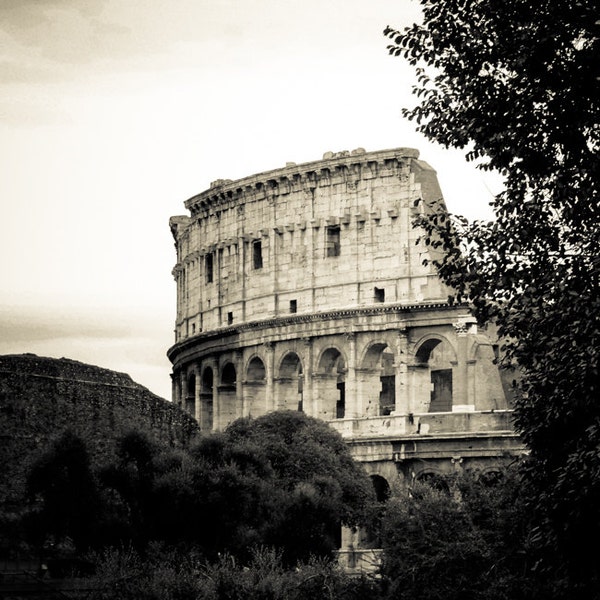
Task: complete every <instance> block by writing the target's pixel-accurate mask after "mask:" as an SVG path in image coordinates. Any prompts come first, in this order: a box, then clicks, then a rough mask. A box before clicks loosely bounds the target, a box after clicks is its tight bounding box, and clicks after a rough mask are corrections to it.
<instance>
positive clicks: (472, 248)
mask: <svg viewBox="0 0 600 600" xmlns="http://www.w3.org/2000/svg"><path fill="white" fill-rule="evenodd" d="M421 5H422V7H423V22H422V24H414V25H412V26H411V27H408V28H406V29H405V30H404V31H402V32H400V31H398V30H395V29H393V28H390V27H388V28H387V29H386V30H385V34H386V35H387V37H388V38H390V40H392V43H391V44H390V45H389V46H388V48H389V52H390V53H391V54H392V55H395V56H402V57H404V58H405V59H407V60H408V61H409V63H410V64H411V65H413V66H415V67H416V69H417V76H418V83H417V85H416V86H415V88H414V92H415V94H416V95H417V97H418V98H419V99H420V101H419V104H418V105H417V106H416V107H414V108H412V109H405V110H404V115H405V116H407V117H408V118H409V119H411V120H414V121H416V123H417V125H418V127H417V128H418V130H419V131H421V132H422V133H423V134H424V135H425V136H426V137H427V138H429V139H431V140H433V141H436V142H439V143H440V144H442V145H444V146H445V147H455V148H461V149H465V150H466V151H467V153H466V158H467V160H471V161H476V162H477V163H478V165H479V166H480V167H481V168H483V169H488V170H492V169H493V170H496V171H497V172H499V173H500V174H501V175H502V176H503V178H504V183H505V189H504V191H503V192H502V193H500V194H499V195H498V196H496V198H495V199H494V200H493V202H492V203H491V206H492V208H493V210H494V215H495V218H494V220H493V221H490V222H482V221H477V222H474V223H469V222H467V221H466V220H465V219H463V218H448V217H447V215H446V214H445V212H443V211H442V210H440V209H439V208H436V207H435V206H428V207H426V211H425V213H424V215H425V216H424V217H422V218H421V219H419V221H418V225H419V226H421V227H423V229H424V232H425V233H424V236H423V241H424V242H425V243H427V244H429V245H431V246H432V247H434V248H436V249H438V250H440V251H441V255H440V257H439V258H437V259H436V260H435V261H434V262H435V263H436V265H437V266H438V268H439V271H440V274H441V277H442V278H443V280H444V281H445V282H447V283H448V284H450V285H451V286H452V287H453V288H454V289H455V290H456V293H455V294H454V295H453V297H452V298H451V300H452V301H455V302H456V301H459V302H469V303H471V304H472V306H473V307H474V310H475V312H476V316H477V317H478V318H479V320H480V321H482V322H487V321H490V320H491V321H494V322H495V323H496V324H497V325H498V328H499V333H500V335H501V336H502V337H503V338H504V339H505V340H506V342H505V343H504V348H503V350H504V366H505V367H515V366H518V368H519V370H520V371H521V373H522V375H523V377H522V379H520V381H517V382H516V385H517V395H516V400H515V413H514V414H515V425H516V428H517V431H518V432H519V433H520V434H521V436H522V439H523V440H524V442H525V443H526V444H527V446H528V447H529V450H530V461H529V466H528V473H529V478H530V481H531V483H532V484H533V485H534V489H535V493H534V495H533V497H532V498H533V499H532V508H533V509H534V510H535V511H536V515H537V532H538V542H539V545H540V547H541V546H544V545H545V546H546V550H548V556H551V555H552V554H554V553H555V552H558V553H559V557H556V559H557V560H556V561H555V564H562V563H563V562H564V564H565V565H566V566H567V569H568V571H569V574H570V576H571V578H572V582H573V586H574V588H573V589H575V587H576V586H577V585H579V584H581V585H582V586H584V587H585V585H588V586H592V587H593V586H594V582H595V583H596V584H597V583H598V578H599V566H598V563H597V561H596V560H595V557H594V556H593V555H592V554H593V553H589V552H587V550H585V548H588V547H590V544H591V543H592V542H593V541H594V540H596V539H597V538H598V535H599V534H600V514H599V513H598V511H597V506H598V501H599V500H600V453H599V452H598V447H599V445H600V403H599V402H598V395H599V394H598V392H599V381H600V377H599V373H598V363H599V358H600V277H599V275H600V218H599V217H600V202H599V201H598V200H599V198H598V187H599V185H600V184H599V181H600V178H599V177H598V176H599V174H600V169H599V160H600V159H599V156H598V150H599V149H600V139H599V138H600V127H599V124H598V123H599V119H598V117H599V105H598V97H599V95H598V92H599V89H598V87H599V86H598V78H597V65H598V59H599V58H600V56H599V37H600V36H599V34H598V32H599V27H598V24H599V22H598V16H597V7H596V3H595V2H592V1H591V0H578V1H573V0H544V1H542V2H537V1H533V0H515V1H514V2H503V3H497V2H493V1H492V0H421ZM582 589H583V588H582ZM582 593H585V592H582Z"/></svg>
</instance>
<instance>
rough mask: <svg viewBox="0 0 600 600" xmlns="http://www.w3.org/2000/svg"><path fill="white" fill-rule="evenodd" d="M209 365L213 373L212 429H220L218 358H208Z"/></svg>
mask: <svg viewBox="0 0 600 600" xmlns="http://www.w3.org/2000/svg"><path fill="white" fill-rule="evenodd" d="M207 362H208V366H209V367H210V368H211V369H212V373H213V387H212V394H213V395H212V405H213V414H212V429H213V431H215V430H218V429H219V427H220V418H219V417H220V414H219V365H218V364H217V359H216V358H209V359H208V361H207Z"/></svg>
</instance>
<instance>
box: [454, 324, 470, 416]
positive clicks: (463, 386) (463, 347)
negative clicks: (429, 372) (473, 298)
mask: <svg viewBox="0 0 600 600" xmlns="http://www.w3.org/2000/svg"><path fill="white" fill-rule="evenodd" d="M454 329H455V330H456V338H457V352H456V354H457V356H456V362H457V364H456V381H455V382H453V384H452V388H453V390H452V407H453V408H454V407H455V406H465V405H467V404H468V403H469V402H468V398H467V396H468V373H467V369H468V367H467V324H466V323H464V322H462V321H459V322H458V323H454Z"/></svg>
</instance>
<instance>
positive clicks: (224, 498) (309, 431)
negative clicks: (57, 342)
mask: <svg viewBox="0 0 600 600" xmlns="http://www.w3.org/2000/svg"><path fill="white" fill-rule="evenodd" d="M116 455H117V459H116V461H115V462H114V463H111V464H108V465H105V466H103V467H102V468H98V469H94V468H92V466H91V461H90V459H89V453H88V450H87V449H86V447H85V444H84V442H83V441H82V440H81V439H80V438H78V437H77V436H75V435H74V434H72V433H70V432H68V431H67V432H66V433H64V434H63V435H62V436H61V437H60V438H59V439H58V440H57V441H56V442H55V443H54V444H53V445H52V447H51V448H50V449H49V450H48V452H46V453H45V454H44V455H43V456H42V457H41V458H40V459H39V460H38V461H37V462H36V463H35V464H34V466H33V468H32V470H31V472H30V474H29V478H28V493H29V498H30V501H31V504H30V509H29V511H28V512H27V514H26V515H25V520H24V523H25V526H26V528H27V531H28V532H29V538H30V540H31V541H32V542H34V543H36V544H37V546H38V547H39V548H40V551H41V552H42V554H43V553H44V552H45V551H47V549H48V548H49V547H54V548H56V547H57V546H58V547H59V546H61V545H64V544H65V543H66V542H68V543H70V544H72V545H73V551H74V552H76V553H77V554H79V555H82V554H84V553H86V552H88V551H90V550H96V551H99V550H102V549H103V548H106V547H130V548H132V549H133V550H135V551H136V552H138V553H141V554H143V553H145V552H146V551H147V549H148V548H149V546H150V545H151V544H156V543H160V544H164V545H165V547H168V548H172V549H174V550H175V549H178V550H180V551H193V552H195V553H196V554H197V555H198V556H201V557H203V558H205V559H207V560H215V559H217V558H218V557H219V556H220V555H222V554H224V553H227V554H229V555H231V556H233V557H235V558H236V559H238V560H247V559H248V557H249V556H250V555H251V553H252V552H253V550H254V549H255V548H257V547H261V546H265V547H270V548H274V549H276V550H277V551H278V552H280V554H281V558H282V560H283V562H284V564H286V565H294V564H296V562H298V561H306V560H308V558H309V557H311V556H320V557H330V558H331V557H332V556H333V554H334V552H335V550H336V549H337V547H338V539H337V538H338V536H339V531H340V525H341V523H344V524H346V525H348V526H356V525H359V524H361V523H362V522H364V520H365V518H366V515H367V512H368V507H369V505H370V504H371V503H372V499H373V497H374V492H373V488H372V486H371V483H370V480H369V478H368V477H367V476H366V474H365V472H364V470H363V469H362V467H361V466H360V465H359V464H358V463H355V462H354V461H353V460H352V458H351V457H350V454H349V450H348V448H347V446H346V445H345V443H344V442H343V441H342V439H341V437H340V436H339V434H337V433H336V432H335V431H334V430H333V429H331V428H330V427H329V426H328V425H327V424H326V423H325V422H323V421H319V420H317V419H313V418H311V417H308V416H306V415H304V414H303V413H298V412H291V411H286V412H275V413H271V414H269V415H266V416H264V417H261V418H258V419H256V420H252V419H240V420H238V421H236V422H234V423H233V424H232V425H231V426H230V427H228V428H227V429H226V431H224V432H223V433H214V434H210V435H206V436H204V437H201V438H200V439H199V440H198V441H197V442H196V443H194V444H192V445H191V446H190V447H189V448H188V449H185V450H173V449H172V448H167V447H161V446H159V445H157V444H156V443H155V442H153V441H151V439H150V438H149V437H148V436H146V435H144V434H140V433H138V432H132V433H129V434H127V435H125V436H124V437H122V438H121V439H120V440H119V442H118V448H117V451H116ZM44 548H45V549H46V550H44Z"/></svg>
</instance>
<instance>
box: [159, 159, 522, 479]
mask: <svg viewBox="0 0 600 600" xmlns="http://www.w3.org/2000/svg"><path fill="white" fill-rule="evenodd" d="M418 156H419V155H418V152H417V151H416V150H412V149H408V148H399V149H395V150H384V151H381V152H370V153H366V152H364V151H363V150H358V151H354V152H352V153H348V152H343V153H338V154H331V153H327V154H326V155H325V156H324V157H323V160H321V161H316V162H311V163H306V164H303V165H294V164H288V165H287V166H286V167H285V168H283V169H278V170H275V171H270V172H268V173H261V174H258V175H253V176H251V177H247V178H244V179H240V180H238V181H229V180H219V181H216V182H215V183H214V184H212V185H211V187H210V189H208V190H206V191H204V192H202V193H201V194H199V195H197V196H194V197H193V198H191V199H189V200H188V201H187V202H186V203H185V206H186V208H187V209H188V210H189V216H177V217H173V218H172V219H171V221H170V225H171V231H172V233H173V236H174V238H175V242H176V247H177V264H176V266H175V268H174V270H173V274H174V276H175V279H176V282H177V290H178V296H177V318H176V342H175V344H174V345H173V346H172V347H171V348H170V349H169V351H168V355H169V358H170V360H171V362H172V363H173V401H174V402H175V403H176V404H179V405H180V406H182V407H184V408H185V409H186V410H188V411H189V412H190V414H193V415H194V416H195V417H196V419H197V420H198V422H199V423H200V427H201V428H202V429H204V430H220V429H223V428H225V427H226V426H227V425H228V424H229V423H230V422H231V421H232V420H234V419H235V418H237V417H241V416H247V415H252V416H259V415H261V414H264V413H265V412H268V411H271V410H276V409H284V408H286V409H293V410H303V411H305V412H306V413H307V414H309V415H311V416H314V417H318V418H321V419H324V420H326V421H328V422H329V423H330V425H331V426H332V427H334V428H335V429H337V430H338V431H339V432H340V433H341V434H342V436H343V437H344V438H345V439H346V441H347V442H348V444H349V445H350V448H351V451H352V452H353V454H354V456H355V457H356V458H357V459H359V460H360V461H361V462H362V463H363V464H364V465H365V467H366V468H367V470H368V472H369V473H370V474H371V475H373V476H377V477H381V478H383V479H385V480H386V481H387V482H389V483H390V484H391V483H392V482H393V481H397V480H398V479H400V480H410V479H411V478H414V477H427V476H430V475H433V474H441V473H447V472H452V471H454V470H455V469H462V468H477V469H479V468H482V469H489V468H497V465H498V464H500V463H502V462H503V461H505V460H508V459H507V457H510V456H511V455H515V454H518V453H520V452H521V451H522V446H521V443H520V441H519V440H518V437H517V436H516V434H515V433H514V431H513V429H512V422H511V412H512V411H511V405H510V402H509V399H508V398H507V395H506V393H505V391H506V390H505V388H506V386H505V385H503V383H505V382H503V381H502V379H501V377H500V374H499V371H498V368H497V366H496V364H495V357H496V353H497V351H498V347H497V340H495V339H494V332H493V331H492V330H489V331H486V330H484V329H482V328H481V327H479V325H478V324H477V323H476V321H475V319H474V318H473V317H472V315H471V313H470V309H469V307H468V306H460V305H456V304H452V305H451V304H449V303H448V295H449V291H450V290H448V288H446V287H445V286H444V285H443V284H442V283H441V282H440V280H439V278H438V275H437V272H436V271H435V269H434V267H433V266H432V260H431V259H432V258H434V256H433V254H432V252H433V250H432V249H431V246H427V245H424V244H417V239H418V238H419V236H420V235H421V234H422V232H419V231H418V230H417V229H415V228H414V227H413V222H414V218H415V216H417V215H419V214H422V212H423V211H432V210H433V209H434V205H436V203H437V206H436V208H441V209H442V210H443V208H444V204H443V199H442V195H441V191H440V189H439V185H438V183H437V178H436V174H435V171H434V170H433V169H432V168H431V167H430V166H429V165H428V164H427V163H425V162H423V161H421V160H419V159H418ZM424 259H428V264H427V265H424V264H423V261H424Z"/></svg>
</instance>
